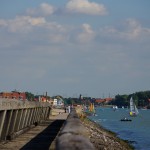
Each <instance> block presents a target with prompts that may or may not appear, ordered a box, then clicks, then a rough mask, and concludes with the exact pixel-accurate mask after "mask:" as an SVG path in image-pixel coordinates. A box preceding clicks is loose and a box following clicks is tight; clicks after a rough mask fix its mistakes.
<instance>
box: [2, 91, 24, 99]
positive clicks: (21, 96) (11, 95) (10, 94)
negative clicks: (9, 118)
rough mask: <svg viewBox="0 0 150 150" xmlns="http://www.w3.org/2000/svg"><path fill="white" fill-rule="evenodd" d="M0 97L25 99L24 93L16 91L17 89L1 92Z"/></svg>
mask: <svg viewBox="0 0 150 150" xmlns="http://www.w3.org/2000/svg"><path fill="white" fill-rule="evenodd" d="M0 98H7V99H17V100H26V94H25V93H24V92H18V91H12V92H1V93H0Z"/></svg>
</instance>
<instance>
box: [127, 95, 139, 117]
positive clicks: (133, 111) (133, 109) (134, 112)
mask: <svg viewBox="0 0 150 150" xmlns="http://www.w3.org/2000/svg"><path fill="white" fill-rule="evenodd" d="M129 114H130V116H132V117H135V116H137V115H138V114H139V111H138V109H137V107H136V105H135V103H134V101H133V99H132V97H131V98H130V113H129Z"/></svg>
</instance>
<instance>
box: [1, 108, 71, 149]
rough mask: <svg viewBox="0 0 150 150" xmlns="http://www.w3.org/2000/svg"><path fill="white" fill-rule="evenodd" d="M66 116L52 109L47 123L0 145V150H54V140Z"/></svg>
mask: <svg viewBox="0 0 150 150" xmlns="http://www.w3.org/2000/svg"><path fill="white" fill-rule="evenodd" d="M67 116H68V113H64V110H58V109H54V110H53V111H52V115H51V116H50V117H49V119H48V120H47V121H44V122H43V123H41V124H40V125H38V126H36V127H33V128H32V129H31V130H29V131H27V132H26V133H24V134H22V135H20V136H18V137H17V138H15V139H13V140H11V141H8V142H5V143H0V150H34V149H36V150H41V149H43V150H54V149H55V143H54V142H55V138H56V136H57V134H58V133H59V131H60V128H61V127H62V125H63V123H64V121H65V120H66V118H67Z"/></svg>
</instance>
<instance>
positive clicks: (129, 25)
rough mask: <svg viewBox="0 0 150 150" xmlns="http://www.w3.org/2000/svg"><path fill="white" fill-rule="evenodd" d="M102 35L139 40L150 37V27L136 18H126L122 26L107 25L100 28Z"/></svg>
mask: <svg viewBox="0 0 150 150" xmlns="http://www.w3.org/2000/svg"><path fill="white" fill-rule="evenodd" d="M99 35H101V37H102V36H103V37H104V38H112V39H113V41H114V40H115V39H116V40H118V39H119V40H127V41H131V40H132V41H137V40H138V41H139V40H142V39H144V40H146V38H148V37H150V28H145V27H143V26H142V25H141V24H140V22H138V21H137V20H136V19H131V18H130V19H126V20H125V21H124V23H123V26H122V25H121V26H120V28H117V27H113V26H105V27H104V28H101V29H100V33H99Z"/></svg>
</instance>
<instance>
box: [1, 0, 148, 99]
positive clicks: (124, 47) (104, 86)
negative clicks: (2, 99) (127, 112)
mask: <svg viewBox="0 0 150 150" xmlns="http://www.w3.org/2000/svg"><path fill="white" fill-rule="evenodd" d="M149 6H150V1H149V0H144V1H142V0H126V1H120V0H115V1H114V0H107V1H106V0H61V1H52V0H47V1H43V0H36V1H35V0H26V1H19V0H14V1H13V4H10V1H8V0H1V2H0V70H1V74H0V91H11V90H14V89H17V90H21V91H29V92H32V93H34V94H43V93H45V92H46V91H47V92H48V95H50V96H53V95H56V94H60V95H62V96H67V97H68V96H74V97H78V96H79V94H82V95H83V96H91V97H103V96H105V97H107V96H108V95H111V96H114V95H116V94H130V93H133V92H137V91H144V90H150V59H149V57H150V42H149V41H150V18H149V14H150V9H149Z"/></svg>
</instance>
